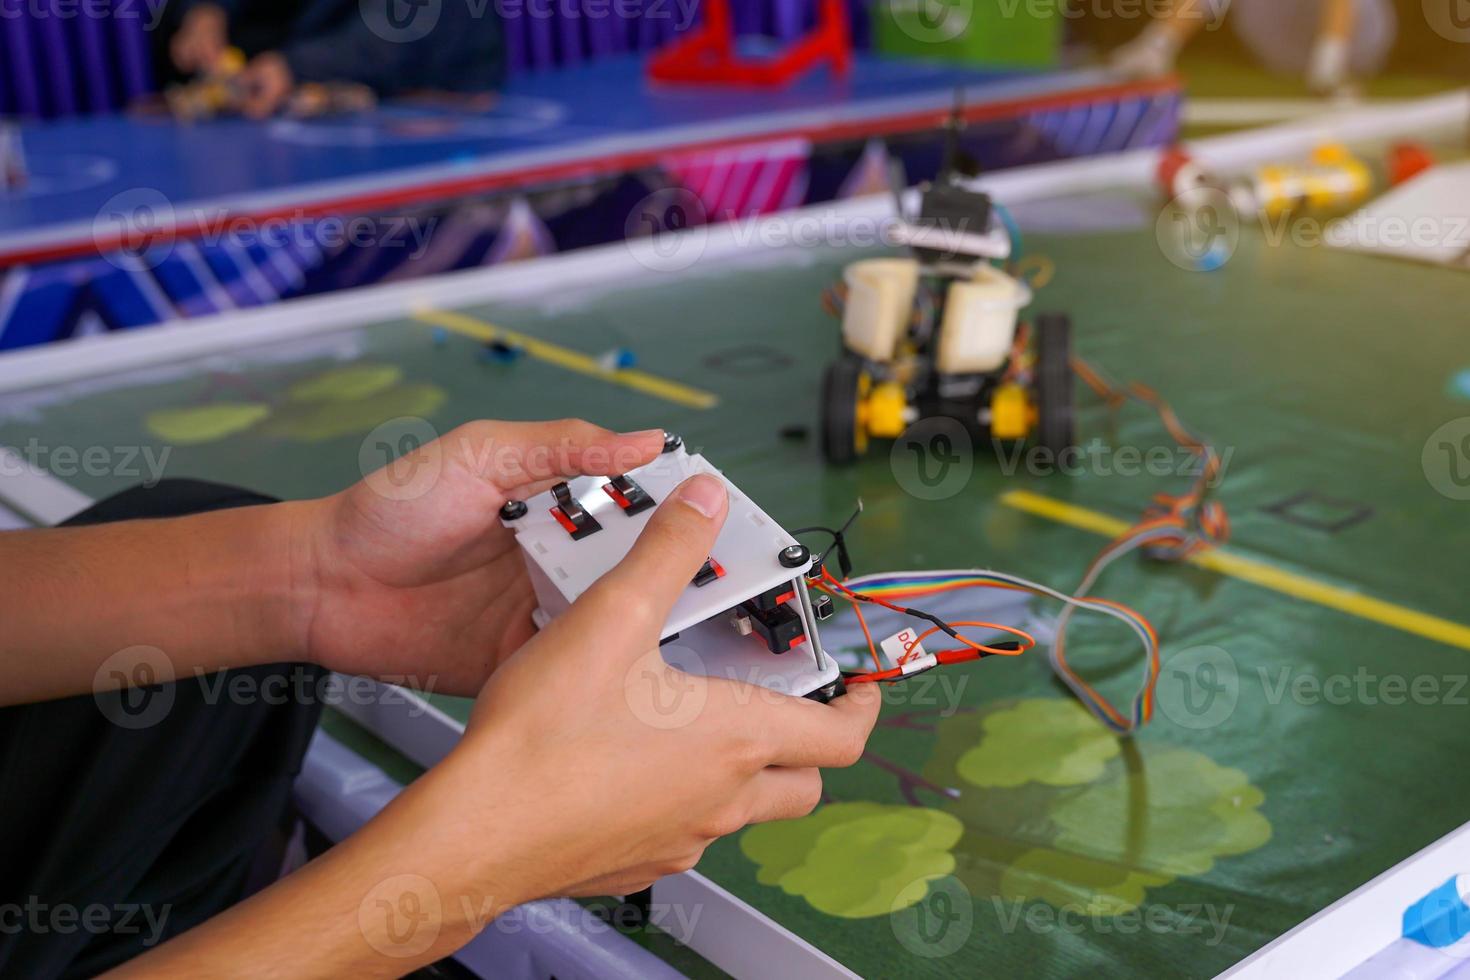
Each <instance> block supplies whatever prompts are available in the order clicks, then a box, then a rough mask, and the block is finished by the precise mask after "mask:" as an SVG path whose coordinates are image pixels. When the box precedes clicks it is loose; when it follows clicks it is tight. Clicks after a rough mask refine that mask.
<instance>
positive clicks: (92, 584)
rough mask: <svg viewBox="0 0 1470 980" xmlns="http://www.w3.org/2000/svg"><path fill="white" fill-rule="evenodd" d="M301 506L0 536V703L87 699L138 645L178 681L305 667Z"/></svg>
mask: <svg viewBox="0 0 1470 980" xmlns="http://www.w3.org/2000/svg"><path fill="white" fill-rule="evenodd" d="M305 510H306V508H304V507H303V505H299V504H280V505H277V506H271V507H247V508H242V509H239V510H230V511H220V512H218V513H211V514H200V515H197V516H194V517H186V518H177V519H171V520H156V521H128V522H125V523H121V524H111V525H103V526H99V527H87V528H61V529H56V530H48V531H18V532H11V533H9V534H4V535H0V595H3V596H4V597H5V599H4V602H5V607H6V609H5V625H6V628H5V629H4V630H3V631H0V663H3V664H4V665H5V669H4V670H3V671H0V705H7V704H19V703H25V702H29V701H44V700H49V699H52V698H59V697H65V696H67V695H72V694H81V693H85V692H88V691H92V690H94V689H96V688H95V687H94V684H95V685H101V686H104V687H115V686H118V684H119V683H121V682H122V678H121V677H119V676H116V675H114V674H112V673H111V672H106V671H104V672H102V673H99V671H100V670H102V668H103V664H104V662H105V661H107V659H108V658H109V657H110V656H112V655H113V654H114V653H117V652H118V651H120V650H123V649H125V648H128V647H133V646H140V645H142V646H152V647H157V648H159V649H160V650H162V651H164V652H165V655H166V658H167V663H168V665H169V666H171V668H172V670H173V675H172V676H164V677H159V678H158V680H159V681H167V680H172V679H174V677H188V676H192V675H193V673H194V672H195V671H199V672H206V673H207V672H210V671H214V670H219V669H222V668H224V667H245V666H250V665H253V664H261V663H274V662H280V661H286V660H294V659H301V658H302V657H303V656H304V654H305V647H304V631H303V626H304V620H303V615H304V614H305V609H304V607H303V605H302V603H301V594H300V593H299V592H297V590H296V589H297V586H298V585H299V584H300V583H299V582H298V581H295V576H296V574H297V573H296V569H297V568H298V567H299V565H298V563H297V559H299V558H300V557H301V556H300V555H299V554H293V551H294V550H295V549H296V547H297V546H296V544H295V542H296V541H297V540H298V539H299V537H300V535H299V533H298V528H297V527H296V523H297V522H298V521H299V520H302V519H304V518H305Z"/></svg>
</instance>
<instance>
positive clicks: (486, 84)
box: [159, 0, 505, 118]
mask: <svg viewBox="0 0 1470 980" xmlns="http://www.w3.org/2000/svg"><path fill="white" fill-rule="evenodd" d="M170 8H171V9H170V12H169V15H168V18H167V20H166V21H165V23H166V24H167V25H168V29H167V30H166V31H165V32H164V35H163V45H164V48H163V50H161V51H160V52H159V55H160V58H159V60H160V61H161V62H162V63H163V70H164V74H165V76H166V80H175V81H177V80H181V79H186V78H189V77H192V76H196V75H202V74H207V73H209V72H210V71H212V70H214V69H215V68H216V67H217V66H218V65H220V64H221V63H222V60H223V59H224V58H225V56H226V52H227V51H228V50H229V49H230V48H237V49H239V51H240V52H242V53H243V54H244V56H245V58H246V59H247V61H246V65H245V69H244V74H243V76H242V81H243V83H244V86H245V90H246V93H247V94H246V97H245V101H244V105H243V110H244V112H245V114H246V115H248V116H252V117H255V118H262V117H265V116H269V115H272V114H274V113H275V112H277V111H278V110H279V109H281V108H282V107H283V106H284V105H285V104H286V102H287V101H288V100H289V99H290V98H291V95H292V93H293V92H294V91H295V90H296V88H297V86H298V85H301V84H303V83H308V82H313V83H323V84H327V83H352V84H358V85H365V86H367V87H368V88H370V89H372V90H373V92H374V93H376V94H377V95H378V96H379V97H380V98H390V97H394V96H400V95H406V94H409V93H414V92H426V91H434V92H454V93H489V92H493V91H494V90H495V89H497V88H498V87H499V86H500V84H501V81H502V80H503V78H504V75H505V50H504V43H503V39H502V33H501V27H500V21H499V18H498V15H497V14H496V13H495V8H494V7H493V5H488V4H485V5H479V6H477V5H475V4H469V3H442V4H435V3H425V2H422V0H418V2H415V0H407V2H404V0H304V2H301V0H296V2H292V0H174V2H172V3H171V4H170ZM167 76H172V77H171V79H170V78H168V77H167Z"/></svg>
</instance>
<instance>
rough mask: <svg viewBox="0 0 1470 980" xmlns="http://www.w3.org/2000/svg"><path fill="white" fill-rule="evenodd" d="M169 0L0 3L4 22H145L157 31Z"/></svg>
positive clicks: (7, 0) (23, 0)
mask: <svg viewBox="0 0 1470 980" xmlns="http://www.w3.org/2000/svg"><path fill="white" fill-rule="evenodd" d="M167 2H168V0H0V20H20V19H21V18H22V17H24V18H26V19H28V20H63V21H64V20H114V21H133V20H141V21H143V29H144V30H145V31H152V30H157V28H158V25H159V24H160V23H162V20H163V11H164V6H165V5H166V4H167Z"/></svg>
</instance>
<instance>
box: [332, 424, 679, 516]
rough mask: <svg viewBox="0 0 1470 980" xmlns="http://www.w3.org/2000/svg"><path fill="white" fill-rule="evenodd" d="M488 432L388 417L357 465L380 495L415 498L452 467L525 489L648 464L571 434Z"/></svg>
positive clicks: (629, 451) (632, 453)
mask: <svg viewBox="0 0 1470 980" xmlns="http://www.w3.org/2000/svg"><path fill="white" fill-rule="evenodd" d="M484 432H485V429H484V427H483V426H482V425H481V424H480V423H470V424H469V425H466V426H462V427H460V428H458V429H455V430H454V431H453V432H450V433H449V434H448V435H447V436H443V437H440V436H439V434H438V430H436V429H435V428H434V426H433V424H432V423H430V422H429V421H428V420H427V419H423V418H419V417H417V416H408V415H406V416H401V417H399V418H395V419H389V420H388V421H386V422H384V423H382V424H381V425H379V426H378V427H377V428H375V429H373V431H372V432H369V433H368V434H367V436H366V437H365V438H364V439H363V441H362V443H361V444H360V445H359V446H358V456H357V462H358V468H359V469H360V471H361V472H362V475H363V479H364V480H365V481H366V483H367V485H368V487H369V489H371V490H372V491H373V492H375V493H377V494H379V495H380V496H383V497H385V498H387V499H389V500H415V499H417V498H419V497H422V496H423V495H424V494H426V493H428V492H429V491H430V490H432V489H433V488H434V487H435V486H437V485H438V482H439V480H440V479H441V478H443V476H444V474H445V473H446V472H448V471H449V470H450V469H451V467H452V468H453V470H454V472H456V473H459V474H463V475H468V476H472V477H474V478H476V479H477V480H478V481H480V482H481V483H486V484H493V485H495V486H501V487H524V486H528V485H530V484H533V483H539V482H542V481H545V480H548V479H551V478H553V477H564V476H565V475H566V474H569V473H576V472H579V471H587V472H603V473H626V472H628V471H629V470H631V469H634V468H635V467H637V466H639V465H640V464H642V463H643V457H642V456H641V455H640V454H639V453H638V451H637V450H636V449H633V448H631V447H620V448H618V449H612V450H609V449H607V448H606V447H604V446H599V445H584V444H583V442H586V441H590V440H583V441H582V442H579V441H578V440H575V439H572V438H571V437H563V438H562V439H560V440H559V441H557V442H556V443H552V444H543V445H536V446H526V445H523V444H520V443H515V442H504V441H500V440H498V439H496V438H493V437H487V436H485V435H484V434H483V433H484ZM672 465H673V464H672V463H671V462H669V461H668V459H667V458H666V457H662V456H661V457H659V458H658V459H656V460H654V461H653V462H652V463H650V464H648V465H647V467H645V469H652V470H653V471H654V472H663V471H662V470H660V467H666V466H672Z"/></svg>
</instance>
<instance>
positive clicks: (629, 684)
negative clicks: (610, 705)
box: [623, 643, 709, 731]
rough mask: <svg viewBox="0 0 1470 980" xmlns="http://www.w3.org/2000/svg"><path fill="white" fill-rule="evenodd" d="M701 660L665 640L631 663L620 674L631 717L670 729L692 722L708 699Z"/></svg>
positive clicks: (685, 649)
mask: <svg viewBox="0 0 1470 980" xmlns="http://www.w3.org/2000/svg"><path fill="white" fill-rule="evenodd" d="M704 674H705V669H704V661H703V660H702V659H701V658H700V656H699V654H698V653H696V652H695V651H694V650H693V649H691V648H689V647H687V646H684V645H683V644H682V643H667V644H665V645H663V646H661V647H657V648H655V649H653V650H649V651H648V652H647V653H645V654H643V656H641V657H639V658H638V659H637V660H635V661H634V662H633V665H632V666H631V667H629V668H628V672H627V674H626V675H625V676H624V677H623V696H624V697H625V698H626V699H627V701H628V707H629V709H631V710H632V712H633V716H634V717H635V718H637V719H638V720H639V721H641V722H643V723H644V724H645V725H647V726H649V727H650V728H657V729H659V730H661V731H669V730H671V729H675V728H683V727H685V726H686V725H689V724H692V723H693V722H694V720H695V719H696V718H698V717H699V716H700V714H701V713H702V712H703V711H704V706H705V703H706V702H707V701H708V700H709V685H708V684H706V683H705V681H704V677H703V675H704Z"/></svg>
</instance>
